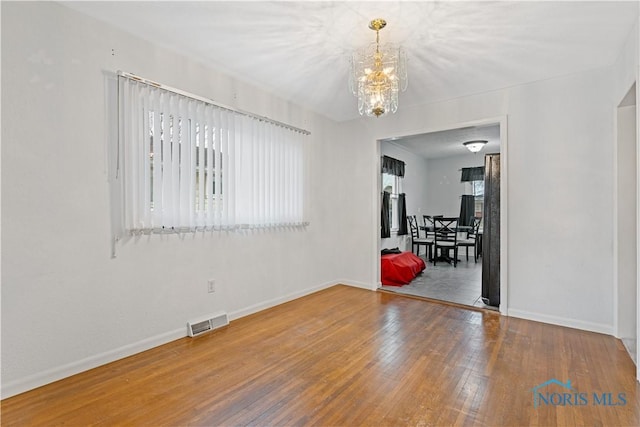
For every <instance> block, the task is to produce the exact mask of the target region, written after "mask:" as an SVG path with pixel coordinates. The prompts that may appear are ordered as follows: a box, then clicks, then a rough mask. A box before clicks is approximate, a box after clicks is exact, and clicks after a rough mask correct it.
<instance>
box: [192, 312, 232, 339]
mask: <svg viewBox="0 0 640 427" xmlns="http://www.w3.org/2000/svg"><path fill="white" fill-rule="evenodd" d="M228 324H229V317H228V316H227V314H226V313H223V314H219V315H217V316H213V317H210V318H208V319H205V320H198V321H196V322H188V323H187V332H188V334H189V336H190V337H197V336H198V335H202V334H206V333H207V332H210V331H213V330H214V329H218V328H221V327H223V326H227V325H228Z"/></svg>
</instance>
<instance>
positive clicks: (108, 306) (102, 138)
mask: <svg viewBox="0 0 640 427" xmlns="http://www.w3.org/2000/svg"><path fill="white" fill-rule="evenodd" d="M1 8H2V16H1V19H2V25H1V31H2V37H1V39H2V63H3V64H5V65H7V64H10V66H5V67H3V69H2V301H1V303H2V306H1V315H2V319H1V320H2V321H1V325H2V331H1V336H2V356H1V359H2V375H1V377H2V397H3V398H6V397H9V396H11V395H13V394H16V393H19V392H22V391H25V390H28V389H31V388H34V387H37V386H40V385H43V384H46V383H48V382H51V381H54V380H57V379H60V378H63V377H65V376H69V375H72V374H74V373H77V372H80V371H83V370H86V369H89V368H92V367H95V366H98V365H100V364H103V363H106V362H110V361H112V360H115V359H118V358H121V357H125V356H128V355H131V354H133V353H136V352H138V351H142V350H145V349H147V348H151V347H154V346H156V345H159V344H162V343H164V342H168V341H171V340H173V339H177V338H180V337H184V336H186V333H187V328H186V323H187V321H189V320H196V319H199V318H201V317H203V316H207V315H213V314H216V313H219V312H226V313H228V314H229V316H230V318H231V319H232V320H233V319H235V318H238V317H240V316H243V315H246V314H249V313H252V312H255V311H258V310H260V309H264V308H266V307H269V306H272V305H275V304H278V303H281V302H283V301H286V300H289V299H292V298H295V297H298V296H301V295H304V294H306V293H309V292H312V291H315V290H317V289H322V288H323V287H327V286H331V285H333V284H335V283H336V282H337V281H338V280H339V279H342V278H352V279H357V275H356V274H354V273H353V271H352V268H353V267H352V264H353V262H351V260H355V263H356V265H358V266H359V265H360V264H358V262H359V261H358V256H357V255H353V253H354V252H355V251H354V250H353V245H354V244H353V241H352V239H359V238H360V235H359V234H358V233H357V229H358V227H359V226H360V222H361V218H357V217H354V216H351V215H350V214H347V215H345V214H344V210H347V211H350V210H351V204H352V203H356V204H357V203H359V202H362V200H361V196H360V195H359V194H358V193H357V192H356V191H355V190H358V189H357V188H350V185H351V184H350V183H349V179H348V178H349V176H350V175H349V174H350V171H351V168H352V167H355V168H358V167H359V164H358V162H359V161H362V162H364V161H365V160H360V159H359V157H358V156H359V154H360V152H359V150H358V147H357V144H352V143H351V141H348V140H346V139H345V138H346V137H345V135H344V134H341V133H338V132H337V127H336V125H335V123H334V122H332V121H331V120H329V119H326V118H324V117H322V116H320V115H318V114H314V113H311V112H309V111H308V110H305V109H304V108H301V107H300V106H297V105H294V104H291V103H290V102H288V101H286V100H284V99H281V98H278V97H277V96H275V95H273V94H271V93H269V92H268V91H265V90H262V89H260V88H257V87H255V86H252V85H250V84H247V83H245V82H243V81H241V80H238V79H235V78H233V77H231V76H229V75H226V74H224V73H221V72H219V71H216V70H214V69H211V68H209V67H207V66H205V65H203V64H201V63H199V62H197V61H194V60H192V59H190V58H187V57H185V56H183V55H181V54H180V53H179V52H173V51H170V50H168V49H165V48H163V47H161V46H157V45H155V44H153V43H150V42H148V41H145V40H142V39H140V38H137V37H134V36H131V35H129V34H126V33H124V32H122V31H121V30H119V29H116V28H114V27H112V26H109V25H106V24H104V23H102V22H100V21H97V20H95V19H92V18H89V17H86V16H84V15H82V14H80V13H78V12H75V11H73V10H70V9H68V8H66V7H64V6H63V5H61V4H60V3H57V2H2V5H1ZM119 69H121V70H124V71H129V72H132V73H135V74H137V75H141V76H144V77H147V78H151V79H153V80H156V81H159V82H161V83H164V84H167V85H169V86H173V87H178V88H180V89H182V90H186V91H188V92H192V93H196V94H199V95H202V96H206V97H209V98H211V99H214V100H215V101H217V102H219V103H221V104H225V105H229V106H232V107H235V108H239V109H242V110H245V111H251V112H253V113H255V114H259V115H262V116H268V117H271V118H273V119H275V120H279V121H282V122H285V123H288V124H291V125H293V126H297V127H300V128H304V129H307V130H309V131H310V132H311V135H310V136H309V138H308V147H309V159H310V163H309V169H308V172H307V174H306V178H307V179H308V182H307V186H308V190H309V191H308V192H307V200H306V206H305V207H306V208H307V216H308V220H309V221H310V225H309V226H308V227H306V228H304V229H281V230H262V231H248V230H246V231H242V232H229V233H227V232H215V233H195V234H189V233H187V234H185V235H151V236H145V237H142V238H139V239H133V240H128V241H126V242H120V243H118V244H117V245H116V247H115V256H112V245H111V231H112V230H111V228H110V223H111V221H110V210H111V209H110V204H109V182H110V176H111V175H110V173H112V170H111V169H110V167H109V162H108V158H109V153H110V152H111V150H113V147H115V141H114V140H113V139H111V138H109V136H108V135H109V133H108V131H107V130H108V129H109V128H110V126H111V123H112V122H111V121H110V120H109V111H111V108H112V104H111V103H110V101H112V100H113V99H115V97H114V96H113V93H114V92H113V90H114V85H113V83H114V81H115V80H114V73H115V71H116V70H119ZM366 162H370V159H366ZM338 190H340V191H338ZM341 190H345V191H346V193H343V191H341ZM367 193H369V190H368V189H367ZM367 197H368V196H367ZM371 209H372V207H369V209H367V217H368V216H369V214H368V212H369V211H370V210H371ZM354 229H355V230H356V231H355V232H354V231H353V230H354ZM367 234H369V229H368V228H367ZM367 238H368V239H370V237H365V240H366V239H367ZM369 247H370V246H369ZM211 279H213V280H215V287H216V289H215V292H214V293H208V292H207V282H208V281H209V280H211ZM351 282H353V280H352V281H351Z"/></svg>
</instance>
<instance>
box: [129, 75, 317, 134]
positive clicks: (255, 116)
mask: <svg viewBox="0 0 640 427" xmlns="http://www.w3.org/2000/svg"><path fill="white" fill-rule="evenodd" d="M117 74H118V76H119V77H124V78H127V79H131V80H135V81H137V82H140V83H144V84H146V85H149V86H153V87H157V88H158V89H163V90H166V91H168V92H172V93H175V94H177V95H181V96H185V97H187V98H191V99H195V100H197V101H202V102H204V103H205V104H210V105H213V106H214V107H218V108H222V109H224V110H227V111H231V112H233V113H238V114H241V115H243V116H247V117H251V118H253V119H257V120H261V121H263V122H268V123H272V124H274V125H277V126H280V127H283V128H286V129H290V130H293V131H295V132H300V133H302V134H304V135H311V132H309V131H308V130H305V129H300V128H297V127H295V126H291V125H288V124H286V123H282V122H279V121H277V120H273V119H270V118H268V117H265V116H260V115H258V114H253V113H249V112H248V111H243V110H239V109H237V108H233V107H229V106H228V105H223V104H220V103H218V102H215V101H213V100H211V99H209V98H205V97H202V96H199V95H195V94H193V93H189V92H186V91H184V90H180V89H176V88H174V87H171V86H166V85H163V84H160V83H156V82H154V81H153V80H149V79H146V78H144V77H140V76H136V75H135V74H133V73H127V72H126V71H121V70H118V72H117Z"/></svg>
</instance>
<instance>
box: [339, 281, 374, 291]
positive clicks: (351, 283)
mask: <svg viewBox="0 0 640 427" xmlns="http://www.w3.org/2000/svg"><path fill="white" fill-rule="evenodd" d="M335 284H336V285H338V284H340V285H346V286H351V287H354V288H361V289H366V290H368V291H375V290H376V289H378V286H377V285H375V284H371V283H364V282H358V281H356V280H346V279H345V280H340V281H338V282H336V283H335Z"/></svg>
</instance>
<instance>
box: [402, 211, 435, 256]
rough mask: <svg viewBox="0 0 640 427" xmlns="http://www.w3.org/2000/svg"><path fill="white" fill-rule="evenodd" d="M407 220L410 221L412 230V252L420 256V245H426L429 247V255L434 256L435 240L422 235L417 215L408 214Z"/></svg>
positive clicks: (410, 229)
mask: <svg viewBox="0 0 640 427" xmlns="http://www.w3.org/2000/svg"><path fill="white" fill-rule="evenodd" d="M407 222H408V223H409V231H410V232H411V252H413V253H415V254H416V255H418V256H420V246H425V247H426V248H427V256H428V257H433V253H432V248H433V240H430V239H425V238H422V237H420V229H419V227H418V221H417V219H416V216H415V215H407Z"/></svg>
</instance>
